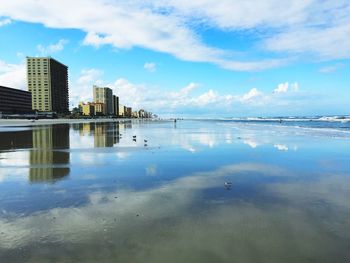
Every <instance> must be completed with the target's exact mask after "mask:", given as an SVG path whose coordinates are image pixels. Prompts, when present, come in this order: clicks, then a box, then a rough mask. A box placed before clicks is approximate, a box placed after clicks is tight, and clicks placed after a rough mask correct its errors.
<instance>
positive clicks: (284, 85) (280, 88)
mask: <svg viewBox="0 0 350 263" xmlns="http://www.w3.org/2000/svg"><path fill="white" fill-rule="evenodd" d="M288 88H289V83H288V82H285V83H281V84H279V85H278V86H277V88H276V89H275V90H274V91H273V92H274V93H286V92H288Z"/></svg>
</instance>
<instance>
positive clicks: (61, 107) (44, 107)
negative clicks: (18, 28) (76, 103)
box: [27, 57, 69, 113]
mask: <svg viewBox="0 0 350 263" xmlns="http://www.w3.org/2000/svg"><path fill="white" fill-rule="evenodd" d="M27 85H28V91H30V92H31V93H32V109H33V110H38V111H43V112H57V113H68V112H69V109H68V107H69V95H68V67H67V66H66V65H64V64H62V63H61V62H59V61H57V60H55V59H53V58H51V57H27Z"/></svg>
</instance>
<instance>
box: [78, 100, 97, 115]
mask: <svg viewBox="0 0 350 263" xmlns="http://www.w3.org/2000/svg"><path fill="white" fill-rule="evenodd" d="M79 108H80V112H81V114H82V115H84V116H93V115H95V105H94V104H93V103H89V102H88V103H82V102H81V103H80V104H79Z"/></svg>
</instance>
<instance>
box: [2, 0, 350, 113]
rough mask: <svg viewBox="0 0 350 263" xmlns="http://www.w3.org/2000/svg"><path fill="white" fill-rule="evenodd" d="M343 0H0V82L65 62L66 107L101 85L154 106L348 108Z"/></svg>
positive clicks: (349, 41)
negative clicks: (36, 63)
mask: <svg viewBox="0 0 350 263" xmlns="http://www.w3.org/2000/svg"><path fill="white" fill-rule="evenodd" d="M349 14H350V1H349V0H328V1H327V0H290V1H280V0H260V1H253V0H245V1H243V0H220V1H217V0H196V1H188V0H186V1H185V0H168V1H163V0H142V1H141V0H129V1H123V0H120V1H116V0H74V1H67V0H59V1H58V0H57V1H56V0H51V1H44V0H11V1H8V0H0V85H2V86H9V87H12V88H18V89H24V90H26V89H27V86H26V68H25V58H26V56H52V57H53V58H55V59H56V60H58V61H60V62H62V63H63V64H65V65H67V66H68V67H69V93H70V108H73V107H75V106H77V105H78V103H79V102H80V101H83V102H87V101H92V86H93V85H94V84H95V85H100V86H108V87H110V88H112V89H113V92H114V94H116V95H117V96H119V98H120V99H119V100H120V103H121V104H123V105H127V106H132V107H133V109H141V108H143V109H146V110H148V111H151V112H154V113H156V114H158V115H159V116H177V117H181V116H182V117H188V116H193V117H246V116H311V115H350V71H349V68H350V15H349Z"/></svg>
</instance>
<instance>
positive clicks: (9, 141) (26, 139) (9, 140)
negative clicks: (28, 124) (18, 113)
mask: <svg viewBox="0 0 350 263" xmlns="http://www.w3.org/2000/svg"><path fill="white" fill-rule="evenodd" d="M32 134H33V130H32V129H31V128H27V129H25V130H21V131H10V132H1V133H0V151H7V150H16V149H26V148H32V147H33V135H32Z"/></svg>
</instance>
